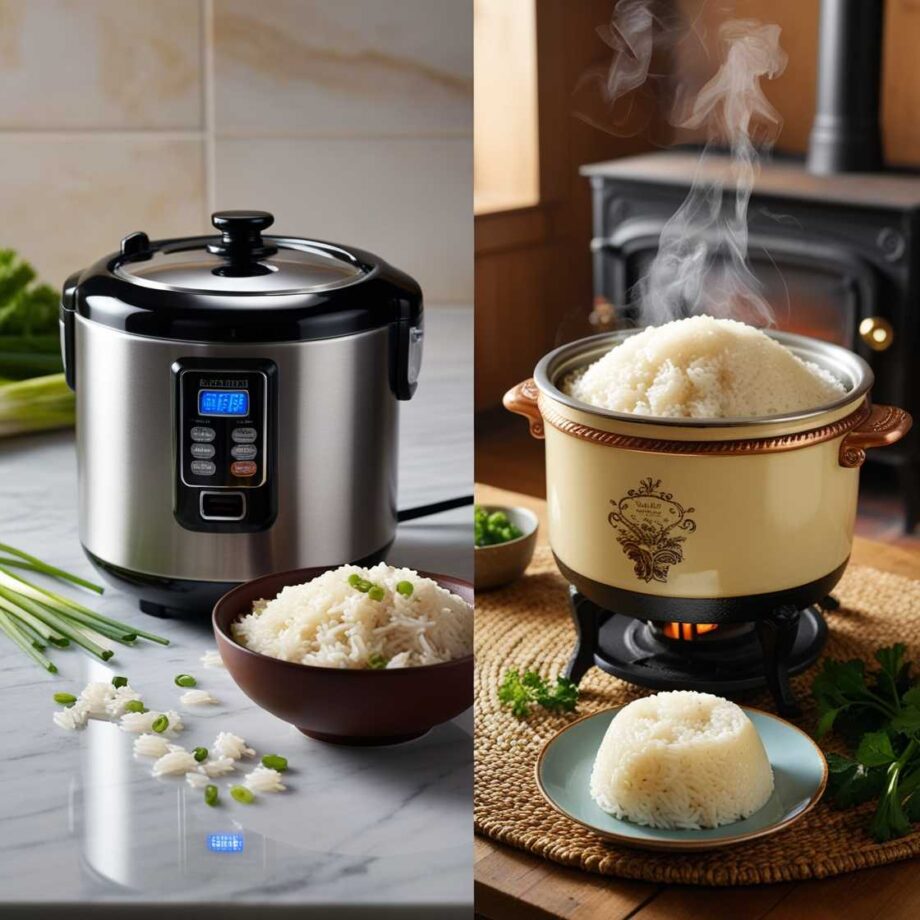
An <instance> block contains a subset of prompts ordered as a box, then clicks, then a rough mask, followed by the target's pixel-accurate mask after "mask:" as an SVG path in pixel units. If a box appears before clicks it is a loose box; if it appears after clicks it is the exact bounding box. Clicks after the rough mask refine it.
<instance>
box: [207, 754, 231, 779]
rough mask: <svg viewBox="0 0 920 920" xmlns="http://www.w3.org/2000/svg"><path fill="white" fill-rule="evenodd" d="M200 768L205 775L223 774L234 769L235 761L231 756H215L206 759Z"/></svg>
mask: <svg viewBox="0 0 920 920" xmlns="http://www.w3.org/2000/svg"><path fill="white" fill-rule="evenodd" d="M200 769H201V772H202V773H204V774H205V775H206V776H224V775H225V774H227V773H232V772H233V771H234V770H235V769H236V761H235V760H234V759H233V758H232V757H217V758H215V759H213V760H206V761H205V762H204V763H203V764H201V767H200Z"/></svg>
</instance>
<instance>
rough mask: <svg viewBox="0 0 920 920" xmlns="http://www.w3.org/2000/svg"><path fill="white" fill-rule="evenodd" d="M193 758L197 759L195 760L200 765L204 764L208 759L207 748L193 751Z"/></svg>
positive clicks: (198, 748)
mask: <svg viewBox="0 0 920 920" xmlns="http://www.w3.org/2000/svg"><path fill="white" fill-rule="evenodd" d="M192 756H193V757H194V758H195V760H197V761H198V763H203V762H204V761H206V760H207V759H208V749H207V748H205V747H196V748H195V749H194V750H193V751H192Z"/></svg>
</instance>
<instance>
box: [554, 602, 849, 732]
mask: <svg viewBox="0 0 920 920" xmlns="http://www.w3.org/2000/svg"><path fill="white" fill-rule="evenodd" d="M569 603H570V605H571V612H572V618H573V619H574V621H575V627H576V630H577V633H578V639H577V643H576V647H575V651H574V653H573V654H572V657H571V659H570V661H569V663H568V665H567V667H566V671H565V674H566V676H567V677H568V678H569V679H570V680H573V681H575V682H576V683H578V682H579V681H580V680H581V679H582V677H584V675H585V673H586V672H587V671H588V669H589V668H590V667H592V665H596V666H597V667H599V668H600V669H601V670H602V671H606V672H607V673H608V674H613V675H614V676H616V677H619V678H620V679H622V680H625V681H628V682H630V683H634V684H638V685H640V686H642V687H649V688H651V689H654V690H699V691H704V692H707V693H717V694H720V695H723V696H731V695H734V694H738V693H743V692H746V691H750V690H757V689H760V688H762V687H768V688H769V689H770V692H771V693H772V695H773V698H774V700H775V701H776V706H777V710H778V711H779V712H780V713H781V714H782V715H786V716H794V715H797V714H799V707H798V704H797V703H796V700H795V695H794V694H793V692H792V689H791V687H790V685H789V677H790V675H794V674H798V673H800V672H801V671H804V670H805V669H806V668H807V667H809V666H810V665H811V664H813V663H814V662H815V660H816V659H817V658H818V655H819V654H820V653H821V650H822V648H823V647H824V644H825V642H826V641H827V624H826V623H825V621H824V617H823V616H822V615H821V611H822V609H823V610H830V609H834V608H836V605H837V604H836V601H835V600H834V599H833V598H831V597H827V598H824V599H823V600H822V601H821V603H820V604H815V605H812V606H810V607H807V608H806V609H804V610H798V609H796V608H794V607H790V606H785V607H779V608H777V609H776V610H774V611H772V612H771V613H770V614H769V615H768V616H766V617H763V618H761V619H759V620H757V621H755V622H748V623H732V624H728V625H723V626H720V627H719V628H718V629H714V630H711V631H701V630H700V629H699V628H698V627H696V628H693V627H691V628H689V630H687V629H685V630H681V628H680V624H679V623H665V622H662V621H657V620H652V621H647V620H642V619H636V618H634V617H632V616H628V615H624V614H621V613H614V612H611V611H609V610H605V609H604V608H602V607H600V606H598V605H597V604H595V603H594V602H593V601H592V600H590V599H588V598H586V597H585V596H584V595H583V594H581V593H579V591H578V590H577V588H575V587H574V586H572V587H570V588H569ZM682 635H685V636H686V638H679V637H680V636H682ZM691 636H692V638H691Z"/></svg>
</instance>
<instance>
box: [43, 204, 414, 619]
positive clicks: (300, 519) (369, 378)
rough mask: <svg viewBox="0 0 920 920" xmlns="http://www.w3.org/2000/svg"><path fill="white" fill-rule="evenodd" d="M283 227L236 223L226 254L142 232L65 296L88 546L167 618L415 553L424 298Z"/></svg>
mask: <svg viewBox="0 0 920 920" xmlns="http://www.w3.org/2000/svg"><path fill="white" fill-rule="evenodd" d="M272 220H273V218H272V216H271V215H270V214H267V213H266V212H262V211H225V212H218V213H217V214H215V215H214V216H213V223H214V225H215V227H216V228H217V229H218V230H219V231H220V232H219V235H218V236H216V237H215V236H210V237H208V236H206V237H186V238H180V239H174V240H161V241H153V242H152V241H151V240H150V239H149V238H148V237H147V236H146V234H144V233H140V232H138V233H133V234H131V235H129V236H127V237H125V239H124V240H123V241H122V245H121V250H120V252H117V253H112V254H110V255H108V256H106V257H104V258H103V259H101V260H100V261H99V262H97V263H96V264H95V265H93V266H91V267H90V268H88V269H86V270H84V271H82V272H77V273H75V274H74V275H72V276H71V277H70V278H69V279H68V280H67V282H66V284H65V286H64V291H63V297H62V303H61V330H62V348H63V354H64V368H65V375H66V377H67V380H68V383H69V384H70V385H71V386H72V387H73V388H74V390H75V392H76V395H77V462H78V468H79V509H80V538H81V541H82V543H83V547H84V549H85V550H86V552H87V554H88V556H89V557H90V559H91V560H92V562H93V563H94V564H95V565H96V566H97V567H98V568H99V569H100V570H101V571H102V572H103V573H104V575H105V576H106V577H107V578H108V579H109V580H110V581H114V582H115V583H116V584H118V585H119V586H120V587H122V588H125V589H127V590H129V591H131V592H133V593H134V594H135V595H136V596H137V597H138V598H139V600H140V605H141V607H142V609H144V610H147V611H148V612H150V613H156V614H161V613H167V614H168V613H173V612H178V613H199V614H201V613H207V612H208V611H209V610H210V608H211V606H212V605H213V603H214V602H215V601H216V599H217V598H218V597H219V596H220V595H221V594H223V593H224V592H225V591H226V590H228V589H229V588H230V587H232V586H233V585H234V584H238V583H239V582H242V581H245V580H248V579H251V578H254V577H256V576H259V575H263V574H266V573H268V572H273V571H282V570H286V569H293V568H305V567H314V566H334V565H341V564H343V563H348V562H368V561H371V560H377V559H380V558H382V557H383V556H384V554H385V552H386V550H387V549H388V547H389V545H390V543H391V542H392V540H393V538H394V536H395V531H396V522H397V514H396V478H397V441H398V420H399V411H398V403H399V401H400V400H407V399H410V398H411V397H412V395H413V394H414V392H415V389H416V385H417V378H418V371H419V368H420V362H421V349H422V328H423V307H422V295H421V290H420V289H419V287H418V285H417V284H416V282H415V281H413V279H412V278H410V277H408V276H407V275H405V274H404V273H402V272H400V271H398V270H397V269H395V268H393V267H392V266H390V265H388V264H387V263H386V262H385V261H383V260H382V259H379V258H378V257H377V256H374V255H373V254H372V253H368V252H363V251H361V250H357V249H348V248H345V247H342V246H339V245H336V244H332V243H324V242H320V241H316V240H306V239H301V238H297V237H268V236H266V237H263V236H262V231H263V230H264V229H265V228H267V227H268V226H269V225H270V224H271V223H272Z"/></svg>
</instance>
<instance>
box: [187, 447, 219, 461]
mask: <svg viewBox="0 0 920 920" xmlns="http://www.w3.org/2000/svg"><path fill="white" fill-rule="evenodd" d="M191 451H192V456H193V457H194V458H195V459H196V460H210V459H211V457H213V456H214V445H213V444H198V443H195V444H192V447H191Z"/></svg>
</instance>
